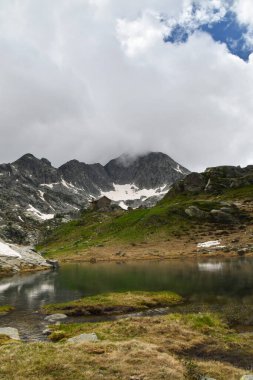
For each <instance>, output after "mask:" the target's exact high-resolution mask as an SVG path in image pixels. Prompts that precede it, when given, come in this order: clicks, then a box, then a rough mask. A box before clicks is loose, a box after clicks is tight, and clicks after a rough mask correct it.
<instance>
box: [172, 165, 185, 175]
mask: <svg viewBox="0 0 253 380" xmlns="http://www.w3.org/2000/svg"><path fill="white" fill-rule="evenodd" d="M174 170H175V171H176V172H178V173H181V174H184V172H183V171H182V169H181V168H180V165H179V164H178V165H177V167H176V168H174Z"/></svg>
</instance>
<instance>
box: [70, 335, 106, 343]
mask: <svg viewBox="0 0 253 380" xmlns="http://www.w3.org/2000/svg"><path fill="white" fill-rule="evenodd" d="M98 340H99V339H98V337H97V334H95V333H91V334H81V335H77V336H74V337H73V338H69V339H68V340H67V342H68V343H87V342H98Z"/></svg>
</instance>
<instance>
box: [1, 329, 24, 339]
mask: <svg viewBox="0 0 253 380" xmlns="http://www.w3.org/2000/svg"><path fill="white" fill-rule="evenodd" d="M0 335H6V336H8V337H9V338H10V339H14V340H20V336H19V332H18V330H17V329H15V328H13V327H1V328H0Z"/></svg>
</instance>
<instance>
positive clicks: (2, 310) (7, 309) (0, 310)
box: [0, 305, 14, 315]
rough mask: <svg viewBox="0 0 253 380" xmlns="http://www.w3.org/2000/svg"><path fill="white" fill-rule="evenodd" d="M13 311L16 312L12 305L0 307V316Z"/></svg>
mask: <svg viewBox="0 0 253 380" xmlns="http://www.w3.org/2000/svg"><path fill="white" fill-rule="evenodd" d="M13 310H14V307H13V306H10V305H4V306H0V315H1V314H6V313H9V312H11V311H13Z"/></svg>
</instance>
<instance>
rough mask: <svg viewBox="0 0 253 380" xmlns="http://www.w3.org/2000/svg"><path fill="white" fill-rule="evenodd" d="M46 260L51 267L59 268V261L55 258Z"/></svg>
mask: <svg viewBox="0 0 253 380" xmlns="http://www.w3.org/2000/svg"><path fill="white" fill-rule="evenodd" d="M46 262H47V263H48V264H49V265H51V267H52V268H54V269H56V268H59V262H58V261H57V260H49V259H47V260H46Z"/></svg>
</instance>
